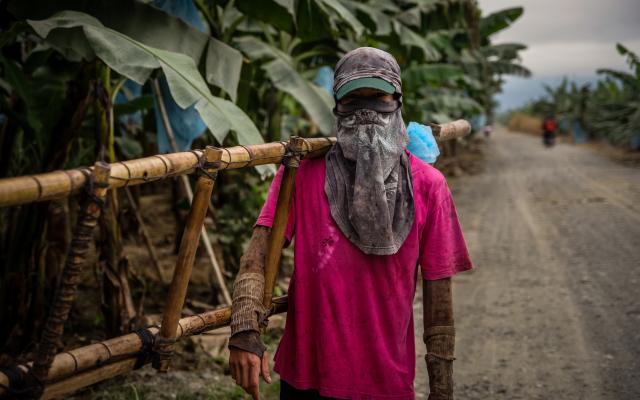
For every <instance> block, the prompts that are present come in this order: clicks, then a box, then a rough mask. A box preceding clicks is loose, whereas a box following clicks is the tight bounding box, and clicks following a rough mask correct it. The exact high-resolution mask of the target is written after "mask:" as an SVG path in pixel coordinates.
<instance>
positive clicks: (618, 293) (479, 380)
mask: <svg viewBox="0 0 640 400" xmlns="http://www.w3.org/2000/svg"><path fill="white" fill-rule="evenodd" d="M485 153H486V170H485V171H484V172H483V173H481V174H479V175H475V176H467V177H464V178H461V179H458V180H456V181H454V182H452V184H451V186H452V191H453V193H454V198H455V200H456V204H457V207H458V212H459V215H460V219H461V222H462V226H463V229H464V232H465V237H466V240H467V243H468V245H469V249H470V252H471V255H472V259H473V261H474V263H475V265H476V270H474V271H472V272H470V273H465V274H462V275H460V276H458V277H456V278H455V279H454V302H455V313H456V325H457V332H458V336H457V343H456V346H457V348H456V356H457V361H456V362H455V379H456V397H457V398H458V399H463V400H466V399H550V398H553V399H640V169H637V168H630V167H626V166H623V165H620V164H617V163H614V162H612V161H610V160H608V159H606V158H605V157H603V156H601V155H599V154H597V153H595V152H593V151H590V150H588V149H585V148H581V147H579V146H573V145H569V144H560V145H558V146H556V147H554V148H552V149H545V148H543V147H542V145H541V143H540V140H539V139H538V138H536V137H533V136H529V135H524V134H518V133H508V132H505V131H504V130H502V129H497V130H496V131H495V133H494V135H493V136H492V137H491V138H490V140H489V141H488V144H487V146H486V148H485ZM420 302H421V300H420V299H419V296H417V298H416V305H415V311H416V312H415V315H416V319H417V321H416V343H417V345H418V346H417V349H418V361H417V368H418V371H417V378H416V391H417V394H418V398H426V392H427V388H426V379H427V378H426V368H425V366H424V359H423V358H422V357H423V354H424V347H422V346H421V343H422V341H421V337H420V336H421V333H422V332H421V331H422V329H421V327H422V318H421V314H422V311H421V309H420V308H421V307H420Z"/></svg>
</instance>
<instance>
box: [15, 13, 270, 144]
mask: <svg viewBox="0 0 640 400" xmlns="http://www.w3.org/2000/svg"><path fill="white" fill-rule="evenodd" d="M28 22H29V24H30V25H31V26H32V27H33V29H34V30H35V31H36V33H38V35H40V36H41V37H43V38H45V39H47V40H48V41H51V39H50V36H51V35H50V33H51V32H52V31H56V30H59V29H68V28H81V29H82V33H83V34H84V37H85V39H86V42H87V43H88V44H89V45H90V46H91V49H92V50H93V51H94V52H95V55H96V56H97V57H99V58H100V59H101V60H102V61H104V62H105V63H106V64H107V65H108V66H109V67H111V68H112V69H113V70H115V71H117V72H118V73H120V74H122V75H123V76H126V77H127V78H129V79H131V80H133V81H135V82H137V83H139V84H143V83H144V82H145V81H146V80H147V79H148V78H149V76H150V74H151V73H152V72H153V71H154V70H156V69H158V68H161V69H162V71H163V72H164V74H165V76H166V78H167V81H168V84H169V88H170V90H171V95H172V97H173V98H174V100H175V101H176V103H178V105H180V107H182V108H187V107H189V106H191V105H194V104H195V108H196V110H197V111H198V113H199V114H200V116H201V117H202V119H203V121H204V122H205V124H206V125H207V127H208V128H209V130H210V131H211V133H212V134H213V136H214V137H215V138H216V140H217V141H218V142H219V143H222V141H223V140H224V138H225V136H226V135H227V133H228V132H229V130H233V131H235V132H236V134H237V137H238V141H239V142H240V143H241V144H255V143H261V142H262V141H263V140H262V136H261V135H260V133H259V132H258V130H257V128H256V127H255V125H254V124H253V122H252V121H251V119H249V117H248V116H247V115H246V114H245V113H244V112H243V111H242V110H241V109H240V108H238V107H237V106H236V105H235V104H233V103H232V102H230V101H228V100H225V99H222V98H219V97H214V96H213V95H212V94H211V92H210V91H209V88H208V87H207V84H206V82H205V81H204V79H203V78H202V76H201V75H200V73H199V72H198V69H197V67H196V64H195V63H194V61H193V59H192V58H191V57H189V56H187V55H184V54H181V53H176V52H170V51H166V50H161V49H158V48H154V47H150V46H147V45H145V44H143V43H140V42H138V41H136V40H134V39H132V38H131V37H128V36H127V35H125V34H123V33H120V32H118V31H115V30H113V29H110V28H107V27H105V26H104V25H102V24H101V23H100V21H98V20H97V19H96V18H94V17H92V16H90V15H87V14H84V13H81V12H76V11H63V12H61V13H58V14H56V15H54V16H53V17H51V18H48V19H46V20H42V21H33V20H29V21H28ZM51 44H52V45H53V46H63V47H64V46H66V44H65V43H60V42H57V41H55V40H53V41H52V43H51Z"/></svg>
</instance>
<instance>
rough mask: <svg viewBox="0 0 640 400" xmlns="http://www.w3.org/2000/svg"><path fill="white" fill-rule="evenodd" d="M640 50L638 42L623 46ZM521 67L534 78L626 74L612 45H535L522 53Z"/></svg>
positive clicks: (609, 43) (561, 43)
mask: <svg viewBox="0 0 640 400" xmlns="http://www.w3.org/2000/svg"><path fill="white" fill-rule="evenodd" d="M623 44H624V45H625V46H627V47H628V48H629V49H631V50H640V39H637V40H634V41H629V42H625V43H623ZM522 63H523V64H524V65H526V66H527V68H529V69H530V70H531V71H532V72H533V75H534V76H545V75H558V74H562V75H581V76H584V75H593V74H595V73H596V70H597V69H598V68H614V69H622V70H627V69H628V68H627V65H626V62H625V57H623V56H621V55H620V54H618V51H617V50H616V47H615V43H612V42H606V43H605V42H592V41H582V42H577V41H574V42H551V43H544V44H537V45H533V46H531V47H529V48H528V49H527V50H525V51H524V52H522Z"/></svg>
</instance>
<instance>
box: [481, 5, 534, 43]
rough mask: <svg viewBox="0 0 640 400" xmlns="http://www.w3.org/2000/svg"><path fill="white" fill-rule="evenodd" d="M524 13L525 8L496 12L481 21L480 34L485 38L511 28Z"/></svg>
mask: <svg viewBox="0 0 640 400" xmlns="http://www.w3.org/2000/svg"><path fill="white" fill-rule="evenodd" d="M523 13H524V8H522V7H513V8H507V9H505V10H500V11H496V12H494V13H491V14H489V15H487V16H486V17H484V18H482V19H481V20H480V33H481V34H482V36H483V37H486V38H488V37H489V36H491V35H493V34H495V33H498V32H500V31H501V30H503V29H506V28H508V27H509V26H511V25H512V24H513V23H514V22H515V21H516V20H517V19H518V18H520V17H521V16H522V14H523Z"/></svg>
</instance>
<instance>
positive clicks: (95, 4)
mask: <svg viewBox="0 0 640 400" xmlns="http://www.w3.org/2000/svg"><path fill="white" fill-rule="evenodd" d="M8 10H9V11H10V12H11V13H12V14H13V15H15V16H16V17H18V18H24V19H30V20H43V19H46V18H49V17H51V16H52V15H54V14H56V13H58V12H61V11H67V10H68V11H78V12H82V13H86V14H89V15H91V16H93V17H94V18H95V19H97V20H98V21H100V23H101V24H102V25H103V26H104V27H106V28H110V29H112V30H114V31H117V32H120V33H121V34H123V35H125V36H127V37H129V38H131V39H133V40H135V41H137V42H140V43H142V44H144V45H146V46H149V47H152V48H157V49H160V50H166V51H171V52H179V53H182V54H186V55H187V56H189V57H191V59H193V61H194V63H195V65H200V62H201V60H202V59H203V58H204V60H205V61H204V66H205V76H206V79H207V82H209V83H210V84H212V85H215V86H218V87H220V88H221V89H223V90H224V91H225V92H226V93H227V94H229V97H231V99H232V100H233V101H235V99H236V95H237V88H238V81H239V79H240V69H241V68H242V55H241V54H240V52H239V51H237V50H236V49H234V48H232V47H230V46H228V45H227V44H225V43H223V42H221V41H220V40H217V39H215V38H213V37H211V36H209V35H208V34H207V33H204V32H200V31H199V30H197V29H195V28H194V27H192V26H191V25H189V24H188V23H186V22H184V21H182V20H181V19H180V18H177V17H174V16H171V15H169V14H168V13H166V12H164V11H162V10H160V9H158V8H156V7H154V6H152V5H150V4H145V3H144V2H141V1H132V0H110V1H82V0H56V1H46V0H12V1H11V2H10V3H9V5H8ZM54 34H55V35H60V36H64V37H60V38H59V40H57V42H58V43H64V42H65V41H67V42H72V43H70V44H69V46H66V47H65V53H64V55H65V57H67V58H69V59H70V60H73V61H77V60H80V59H91V58H93V54H92V52H91V50H90V47H89V46H88V45H86V40H84V37H83V36H84V35H77V34H76V32H70V31H69V30H65V31H62V32H55V33H54Z"/></svg>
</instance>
